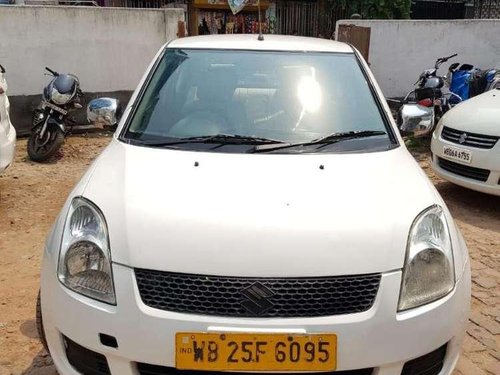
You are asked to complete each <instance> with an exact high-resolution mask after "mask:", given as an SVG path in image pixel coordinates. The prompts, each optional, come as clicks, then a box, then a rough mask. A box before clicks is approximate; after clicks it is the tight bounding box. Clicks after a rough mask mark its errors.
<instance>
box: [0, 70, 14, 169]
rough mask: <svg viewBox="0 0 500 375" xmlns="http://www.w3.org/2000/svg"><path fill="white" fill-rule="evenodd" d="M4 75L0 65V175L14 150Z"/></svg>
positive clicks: (9, 161)
mask: <svg viewBox="0 0 500 375" xmlns="http://www.w3.org/2000/svg"><path fill="white" fill-rule="evenodd" d="M4 74H5V69H4V68H3V66H1V65H0V173H1V172H3V171H4V170H5V169H6V168H7V167H8V166H9V165H10V164H11V163H12V160H13V159H14V152H15V149H16V130H15V129H14V127H13V126H12V124H11V122H10V117H9V107H10V105H9V98H8V97H7V81H6V80H5V75H4Z"/></svg>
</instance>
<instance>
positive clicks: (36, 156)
mask: <svg viewBox="0 0 500 375" xmlns="http://www.w3.org/2000/svg"><path fill="white" fill-rule="evenodd" d="M42 127H43V124H40V125H37V126H35V127H34V128H33V130H32V132H31V135H30V137H29V139H28V156H29V157H30V159H31V160H33V161H37V162H41V161H46V160H47V159H49V158H50V157H52V156H53V155H54V154H55V153H56V152H57V150H59V148H60V147H61V145H62V144H63V142H64V133H63V132H62V130H61V129H59V128H58V127H57V126H49V127H47V130H46V131H45V135H44V136H43V138H41V137H40V132H41V131H42Z"/></svg>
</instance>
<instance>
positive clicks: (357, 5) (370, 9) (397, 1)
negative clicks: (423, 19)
mask: <svg viewBox="0 0 500 375" xmlns="http://www.w3.org/2000/svg"><path fill="white" fill-rule="evenodd" d="M339 2H340V3H341V4H342V6H343V7H345V8H347V10H348V13H349V14H352V13H359V14H360V15H361V16H362V17H363V18H365V19H407V18H410V8H411V0H330V3H331V5H332V6H334V4H337V5H338V4H339Z"/></svg>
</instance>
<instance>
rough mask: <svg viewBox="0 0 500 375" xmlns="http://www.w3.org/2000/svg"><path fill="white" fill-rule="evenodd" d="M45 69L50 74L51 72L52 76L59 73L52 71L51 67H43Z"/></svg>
mask: <svg viewBox="0 0 500 375" xmlns="http://www.w3.org/2000/svg"><path fill="white" fill-rule="evenodd" d="M45 70H46V71H48V72H49V73H50V74H52V75H53V76H54V77H57V76H58V75H59V73H57V72H54V71H53V70H52V69H50V68H49V67H47V66H46V67H45Z"/></svg>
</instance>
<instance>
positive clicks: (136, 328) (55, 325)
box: [41, 254, 470, 375]
mask: <svg viewBox="0 0 500 375" xmlns="http://www.w3.org/2000/svg"><path fill="white" fill-rule="evenodd" d="M55 263H56V262H53V260H51V259H50V256H47V254H46V256H45V257H44V262H43V269H42V285H41V288H42V312H43V322H44V327H45V334H46V338H47V342H48V345H49V349H50V353H51V355H52V358H53V360H54V363H55V365H56V367H57V369H58V371H59V373H60V374H68V375H69V374H78V372H76V371H75V369H74V368H73V367H72V366H71V365H70V364H69V362H68V359H67V356H66V350H65V344H64V340H63V336H65V337H67V338H69V339H70V340H72V341H74V342H75V343H77V344H79V345H81V346H83V347H85V348H87V349H90V350H92V351H94V352H97V353H101V354H103V355H104V356H105V357H106V359H107V362H108V364H109V368H110V373H111V374H123V375H129V374H139V371H138V367H137V363H146V364H151V365H161V366H166V367H171V368H173V367H175V354H174V353H175V348H174V342H175V333H176V332H179V331H200V332H210V331H213V332H217V331H222V330H225V331H232V330H234V331H239V332H241V331H248V332H262V331H263V332H280V333H283V332H294V333H314V332H318V333H319V332H322V333H325V332H332V333H336V334H337V336H338V351H337V363H338V366H337V371H341V370H352V369H363V368H372V367H373V368H374V369H375V370H374V372H373V374H376V375H396V374H397V375H399V374H401V370H402V368H403V366H404V364H405V362H407V361H408V360H411V359H413V358H416V357H420V356H422V355H425V354H427V353H430V352H432V351H434V350H436V349H438V348H440V347H441V346H442V345H444V344H446V343H447V344H448V348H447V354H446V357H445V362H444V367H443V370H442V371H441V372H440V374H450V373H451V371H452V369H453V367H454V366H455V363H456V361H457V359H458V355H459V351H460V345H461V342H462V339H463V335H464V332H465V326H466V323H467V318H468V312H469V303H470V269H469V265H468V264H467V266H466V267H465V270H464V271H463V274H462V275H460V276H461V277H460V279H459V280H458V282H457V284H456V287H455V289H454V290H453V291H452V293H450V294H449V295H447V296H446V297H444V298H443V299H441V300H439V301H436V302H433V303H431V304H428V305H426V306H422V307H419V308H416V309H413V310H410V311H407V312H404V313H400V314H397V313H396V311H397V304H398V296H399V288H400V283H401V272H400V271H394V272H388V273H384V274H383V275H382V278H381V283H380V288H379V292H378V295H377V298H376V300H375V303H374V305H373V306H372V308H371V309H369V310H368V311H365V312H362V313H357V314H348V315H338V316H331V317H319V318H297V319H296V318H287V319H276V318H272V319H267V318H266V319H262V318H260V319H249V318H245V319H243V318H239V319H238V318H221V317H211V316H202V315H188V314H180V313H173V312H167V311H162V310H157V309H153V308H150V307H148V306H146V305H144V304H143V303H142V300H141V298H140V295H139V292H138V288H137V283H136V281H135V276H134V271H133V269H131V268H128V267H125V266H122V265H118V264H114V265H113V273H114V281H115V287H116V298H117V305H116V306H110V305H106V304H103V303H100V302H97V301H94V300H91V299H89V298H86V297H83V296H81V295H79V294H76V293H74V292H72V291H70V290H68V289H67V288H65V287H64V286H62V285H61V284H60V283H59V281H58V279H57V277H56V270H55V269H54V268H55V267H54V264H55ZM100 333H102V334H106V335H111V336H114V337H115V338H116V340H117V343H118V348H116V349H115V348H110V347H108V346H105V345H103V344H102V343H101V340H100V338H99V334H100Z"/></svg>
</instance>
